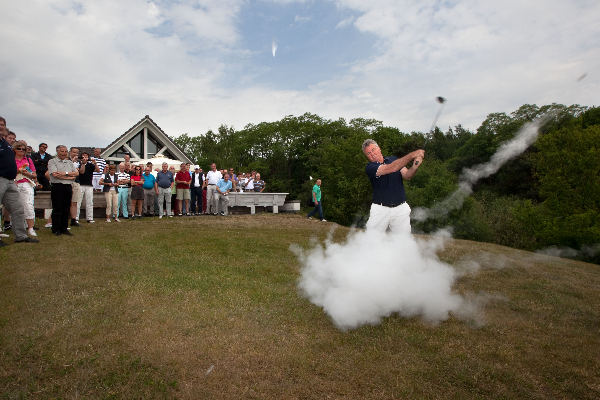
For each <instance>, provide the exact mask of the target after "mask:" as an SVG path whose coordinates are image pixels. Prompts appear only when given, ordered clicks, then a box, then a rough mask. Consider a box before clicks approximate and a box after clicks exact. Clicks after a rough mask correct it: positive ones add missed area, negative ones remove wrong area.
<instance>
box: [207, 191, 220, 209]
mask: <svg viewBox="0 0 600 400" xmlns="http://www.w3.org/2000/svg"><path fill="white" fill-rule="evenodd" d="M206 202H207V203H208V204H207V205H206V212H207V213H209V214H211V213H216V212H218V211H219V207H218V205H219V204H218V202H219V192H217V186H216V185H208V186H207V187H206Z"/></svg>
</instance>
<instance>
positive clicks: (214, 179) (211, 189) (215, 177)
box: [205, 163, 223, 214]
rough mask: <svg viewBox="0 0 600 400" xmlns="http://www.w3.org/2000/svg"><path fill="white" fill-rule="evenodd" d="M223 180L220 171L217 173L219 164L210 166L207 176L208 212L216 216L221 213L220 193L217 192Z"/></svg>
mask: <svg viewBox="0 0 600 400" xmlns="http://www.w3.org/2000/svg"><path fill="white" fill-rule="evenodd" d="M222 178H223V175H222V174H221V172H220V171H217V164H215V163H212V164H211V165H210V171H208V173H207V174H206V180H205V182H206V200H207V202H208V205H207V206H206V212H207V213H209V214H211V213H212V214H216V213H217V212H218V211H219V208H218V201H219V198H218V194H219V193H218V192H217V190H216V187H217V183H219V181H220V180H221V179H222Z"/></svg>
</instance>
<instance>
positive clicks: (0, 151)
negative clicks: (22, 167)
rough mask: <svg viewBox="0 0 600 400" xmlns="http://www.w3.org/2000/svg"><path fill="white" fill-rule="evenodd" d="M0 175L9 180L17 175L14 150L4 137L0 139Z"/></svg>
mask: <svg viewBox="0 0 600 400" xmlns="http://www.w3.org/2000/svg"><path fill="white" fill-rule="evenodd" d="M0 176H1V177H3V178H6V179H8V180H9V181H12V180H13V179H15V178H16V177H17V163H16V162H15V152H14V151H13V149H12V147H11V146H10V145H9V144H8V142H7V141H6V140H4V138H2V139H0Z"/></svg>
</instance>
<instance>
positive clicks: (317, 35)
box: [0, 0, 600, 147]
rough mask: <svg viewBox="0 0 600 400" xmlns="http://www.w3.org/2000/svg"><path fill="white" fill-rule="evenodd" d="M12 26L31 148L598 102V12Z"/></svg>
mask: <svg viewBox="0 0 600 400" xmlns="http://www.w3.org/2000/svg"><path fill="white" fill-rule="evenodd" d="M0 13H2V15H3V17H4V18H3V23H2V24H0V40H2V44H3V51H2V53H1V54H0V71H2V73H1V74H0V85H2V90H1V91H0V115H2V116H4V117H5V118H6V119H7V121H8V126H9V128H11V129H12V130H14V131H15V132H16V133H17V135H18V136H19V137H20V138H23V139H25V140H27V141H28V142H31V143H33V144H34V145H36V144H37V143H39V142H40V141H45V142H48V143H49V144H50V146H51V147H53V146H54V145H56V144H59V143H64V144H67V145H89V146H105V145H107V144H108V143H110V142H112V141H113V140H114V139H115V138H116V137H118V136H119V135H121V134H122V133H123V132H125V131H126V130H127V129H128V128H129V127H131V126H132V125H133V124H134V123H136V122H137V121H138V120H140V119H141V118H142V117H143V116H144V115H146V114H149V115H150V116H151V117H152V118H153V119H154V120H155V121H156V122H157V123H158V124H159V125H160V126H161V127H162V128H163V130H165V132H166V133H167V134H169V135H172V136H177V135H180V134H182V133H189V134H191V135H198V134H203V133H205V132H206V131H207V130H209V129H217V128H218V127H219V125H221V124H225V125H228V126H233V127H234V128H237V129H241V128H243V127H244V126H245V125H246V124H248V123H258V122H262V121H275V120H279V119H281V118H283V117H284V116H286V115H290V114H292V115H300V114H303V113H305V112H312V113H316V114H319V115H320V116H322V117H324V118H329V119H338V118H340V117H341V118H346V119H350V118H355V117H364V118H375V119H378V120H380V121H382V122H383V123H384V124H385V125H389V126H395V127H398V128H399V129H400V130H402V131H404V132H410V131H426V130H428V129H429V127H430V125H431V122H432V120H433V117H434V116H435V114H436V112H437V109H438V104H437V103H436V102H435V97H436V96H444V97H446V98H447V99H448V102H447V103H446V105H445V107H444V111H443V113H442V115H441V116H440V119H439V121H438V126H440V127H441V128H442V129H447V128H448V127H449V126H455V125H457V124H462V125H463V126H465V127H467V128H470V129H475V128H476V127H477V126H478V125H479V124H480V123H481V122H482V121H483V120H484V119H485V117H486V115H487V114H489V113H492V112H511V111H513V110H515V109H516V108H518V107H519V106H520V105H522V104H526V103H529V104H538V105H542V104H550V103H553V102H556V103H563V104H582V105H598V98H599V96H598V93H600V79H599V77H598V76H599V74H598V72H597V71H600V51H599V50H600V49H599V48H598V43H600V24H598V20H600V2H598V1H596V0H573V1H564V0H543V1H542V0H529V1H526V2H524V1H522V0H518V1H517V0H505V1H503V2H487V1H485V2H481V1H475V0H464V1H452V2H450V1H411V0H371V1H364V0H321V1H314V0H313V1H311V0H297V1H296V0H254V1H250V0H194V1H187V0H180V1H164V0H163V1H158V0H157V1H148V0H128V1H126V2H124V1H115V0H106V1H102V2H98V1H92V0H47V1H34V0H24V1H20V2H14V1H9V0H0ZM273 41H275V42H276V43H277V52H276V53H275V56H273V53H272V43H273ZM584 73H587V76H586V77H585V79H583V80H581V81H578V80H577V78H578V77H580V76H582V75H583V74H584Z"/></svg>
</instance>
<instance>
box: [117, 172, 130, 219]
mask: <svg viewBox="0 0 600 400" xmlns="http://www.w3.org/2000/svg"><path fill="white" fill-rule="evenodd" d="M117 183H118V184H119V186H118V190H119V199H118V203H117V204H118V208H117V217H118V216H119V212H120V213H121V215H122V216H123V218H125V219H129V186H130V184H131V175H130V174H129V165H128V164H125V163H124V162H122V163H120V164H119V173H118V174H117Z"/></svg>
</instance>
